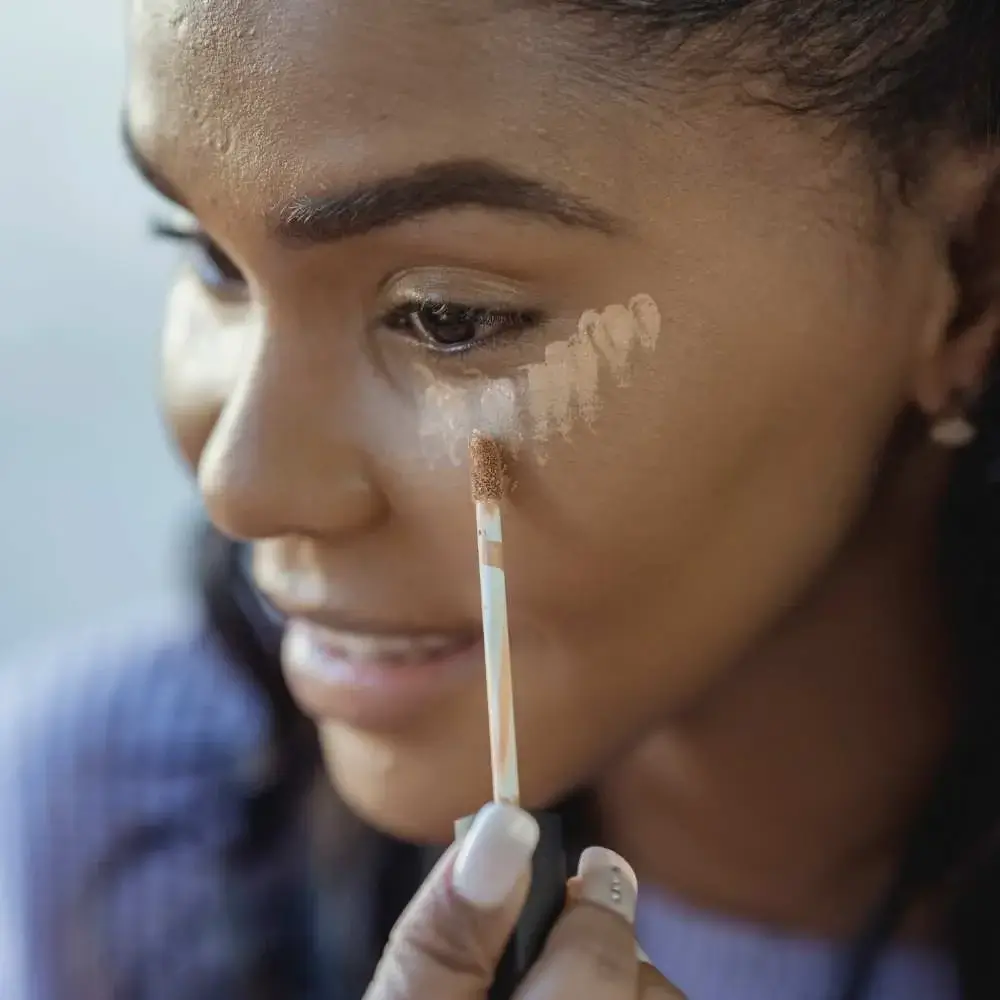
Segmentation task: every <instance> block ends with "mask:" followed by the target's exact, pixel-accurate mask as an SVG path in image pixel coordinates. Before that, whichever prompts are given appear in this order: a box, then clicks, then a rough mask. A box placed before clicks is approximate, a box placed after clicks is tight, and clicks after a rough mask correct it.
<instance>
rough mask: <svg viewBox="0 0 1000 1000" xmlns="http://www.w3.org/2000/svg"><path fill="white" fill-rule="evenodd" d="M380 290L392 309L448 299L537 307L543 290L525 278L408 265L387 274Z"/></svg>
mask: <svg viewBox="0 0 1000 1000" xmlns="http://www.w3.org/2000/svg"><path fill="white" fill-rule="evenodd" d="M380 294H381V297H382V299H383V301H384V302H385V303H386V305H387V308H389V309H392V308H394V307H398V306H406V305H412V304H413V303H414V302H421V301H431V302H434V301H447V302H461V303H463V304H466V305H475V306H479V307H483V308H488V307H489V306H492V305H495V306H496V307H497V308H498V309H500V310H505V311H514V310H517V309H522V308H523V309H529V308H530V309H537V308H538V299H539V293H538V292H537V291H535V290H534V289H532V288H530V287H529V286H527V285H525V284H524V283H522V282H516V281H512V280H510V279H506V278H501V277H498V276H496V275H491V274H486V273H484V272H482V271H474V270H471V269H469V268H461V267H415V268H408V269H407V270H405V271H399V272H397V273H396V274H394V275H391V276H390V277H389V278H387V279H386V280H385V281H384V282H383V283H382V286H381V288H380Z"/></svg>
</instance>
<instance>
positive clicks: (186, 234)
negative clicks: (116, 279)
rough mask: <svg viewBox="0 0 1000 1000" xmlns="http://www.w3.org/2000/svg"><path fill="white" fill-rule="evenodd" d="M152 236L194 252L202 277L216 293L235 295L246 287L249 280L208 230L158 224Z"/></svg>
mask: <svg viewBox="0 0 1000 1000" xmlns="http://www.w3.org/2000/svg"><path fill="white" fill-rule="evenodd" d="M152 234H153V237H154V238H155V239H161V240H170V241H171V242H174V243H181V244H184V245H186V246H187V247H188V248H189V249H190V250H191V251H192V253H191V257H192V259H193V263H194V268H195V270H196V271H197V272H198V277H199V278H200V279H201V281H203V282H204V283H205V285H206V286H207V287H208V288H211V289H212V290H213V291H217V292H218V291H222V292H225V291H235V290H237V289H243V288H245V287H246V279H245V278H244V277H243V274H242V272H241V271H240V269H239V268H238V267H237V266H236V265H235V264H234V263H233V262H232V260H230V259H229V257H228V256H227V255H226V254H225V253H224V252H223V251H222V249H221V248H220V247H219V245H218V244H217V243H216V242H215V241H214V240H212V239H210V238H209V236H208V234H207V233H205V232H204V230H202V229H198V228H197V227H196V226H190V227H189V226H183V225H177V224H175V223H172V222H163V221H161V220H154V222H153V224H152Z"/></svg>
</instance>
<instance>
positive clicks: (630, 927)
mask: <svg viewBox="0 0 1000 1000" xmlns="http://www.w3.org/2000/svg"><path fill="white" fill-rule="evenodd" d="M638 889H639V884H638V881H637V880H636V877H635V873H634V872H633V871H632V869H631V867H629V865H628V863H627V862H626V861H625V860H624V859H623V858H621V857H619V856H618V855H617V854H615V853H614V852H613V851H608V850H605V849H604V848H603V847H591V848H588V849H587V850H586V851H584V852H583V855H582V856H581V858H580V867H579V871H578V874H577V877H576V878H574V879H573V880H572V881H571V882H570V903H569V906H568V908H567V910H566V913H565V914H564V915H563V916H562V917H561V918H560V920H559V922H558V923H557V924H556V925H555V927H554V928H553V929H552V933H551V935H550V936H549V940H548V943H547V944H546V946H545V950H544V951H543V952H542V956H541V958H540V959H539V961H538V963H537V965H536V966H535V967H534V969H532V971H531V973H530V974H529V976H528V978H527V980H526V981H525V983H524V985H523V986H522V988H521V991H520V992H519V993H518V1000H583V998H586V1000H635V998H636V996H637V990H638V988H639V964H640V963H639V959H638V957H637V956H636V945H635V930H634V924H635V909H636V900H637V896H638Z"/></svg>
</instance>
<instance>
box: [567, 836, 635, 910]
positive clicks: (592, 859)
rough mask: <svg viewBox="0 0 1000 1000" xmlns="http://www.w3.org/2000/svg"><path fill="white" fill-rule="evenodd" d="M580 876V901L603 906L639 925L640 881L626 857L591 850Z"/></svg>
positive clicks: (582, 857)
mask: <svg viewBox="0 0 1000 1000" xmlns="http://www.w3.org/2000/svg"><path fill="white" fill-rule="evenodd" d="M577 874H578V875H579V877H580V890H579V897H578V898H580V899H585V900H587V902H589V903H594V904H596V905H597V906H603V907H604V908H605V909H607V910H611V911H613V912H614V913H617V914H618V915H619V916H622V917H624V918H625V919H626V920H627V921H628V922H629V923H630V924H634V923H635V909H636V902H637V900H638V898H639V880H638V879H637V878H636V877H635V872H634V871H632V866H631V865H630V864H629V863H628V862H627V861H626V860H625V859H624V858H622V857H620V856H619V855H617V854H615V852H614V851H609V850H607V848H604V847H588V848H587V849H586V850H585V851H584V852H583V854H581V855H580V866H579V868H578V869H577Z"/></svg>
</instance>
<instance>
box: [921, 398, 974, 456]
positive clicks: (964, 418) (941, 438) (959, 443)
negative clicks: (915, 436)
mask: <svg viewBox="0 0 1000 1000" xmlns="http://www.w3.org/2000/svg"><path fill="white" fill-rule="evenodd" d="M969 402H970V401H969V398H968V395H967V394H966V393H963V392H955V393H953V394H952V398H951V400H950V401H949V403H948V405H947V406H946V407H945V408H944V410H943V411H942V412H941V413H939V414H938V415H937V416H936V417H935V418H934V420H933V421H932V423H931V427H930V438H931V440H932V441H933V442H934V443H935V444H936V445H939V446H940V447H942V448H950V449H958V448H965V447H967V446H968V445H970V444H972V442H973V441H974V440H975V439H976V428H975V426H974V425H973V424H972V422H971V421H970V420H969V418H968V415H967V412H968V406H969Z"/></svg>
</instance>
